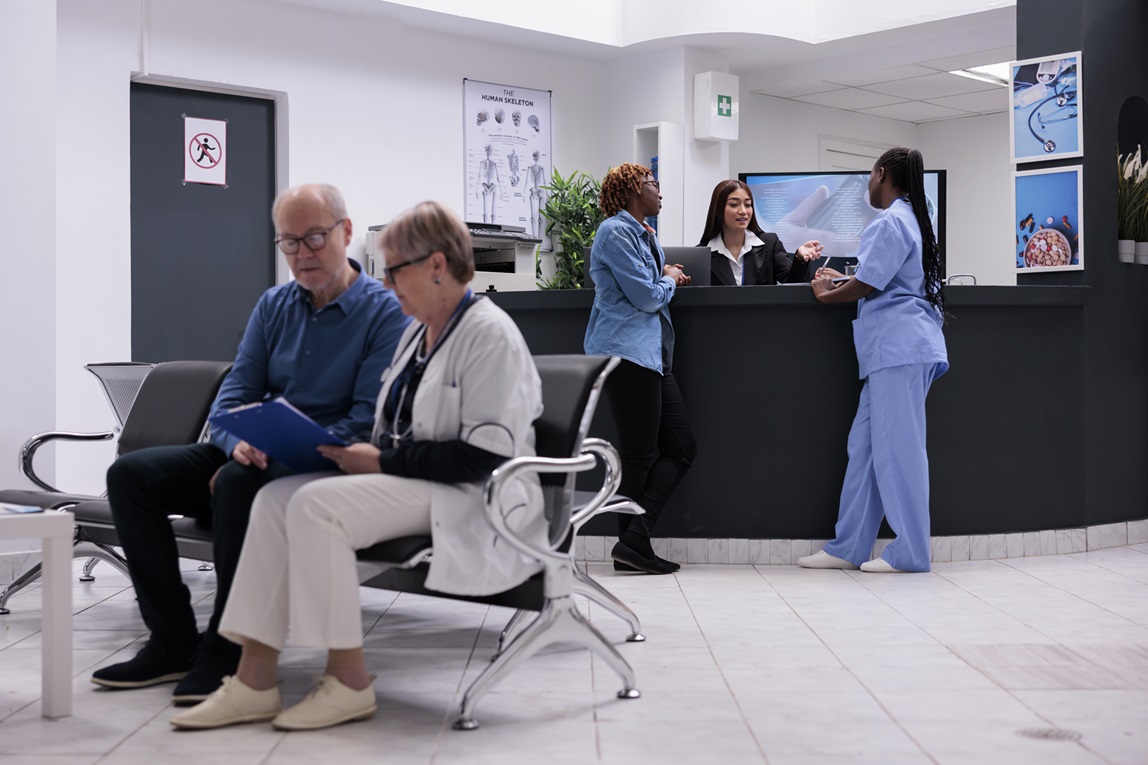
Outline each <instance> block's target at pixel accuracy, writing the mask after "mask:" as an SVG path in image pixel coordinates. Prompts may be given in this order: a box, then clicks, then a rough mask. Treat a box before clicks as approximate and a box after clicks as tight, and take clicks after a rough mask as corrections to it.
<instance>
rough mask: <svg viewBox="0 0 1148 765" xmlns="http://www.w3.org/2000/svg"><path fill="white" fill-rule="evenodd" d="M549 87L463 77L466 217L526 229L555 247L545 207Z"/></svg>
mask: <svg viewBox="0 0 1148 765" xmlns="http://www.w3.org/2000/svg"><path fill="white" fill-rule="evenodd" d="M550 99H551V92H550V91H549V90H537V89H534V88H524V87H519V86H516V85H500V84H498V83H493V82H483V81H481V80H472V79H469V78H468V79H464V80H463V141H464V147H463V148H464V151H463V155H464V157H465V163H466V167H465V168H464V176H465V180H464V184H465V188H466V220H467V222H468V223H472V224H483V225H484V226H491V227H496V226H497V227H500V228H503V229H511V230H513V229H521V230H522V231H523V232H524V233H525V234H529V235H530V236H533V237H535V238H538V239H541V240H542V249H543V250H550V249H551V248H552V247H551V244H550V239H549V237H547V236H546V221H545V219H544V218H543V217H542V213H541V210H542V208H543V207H545V205H546V190H545V188H544V187H546V186H548V185H549V184H550V171H551V167H552V156H553V155H552V134H551V120H550Z"/></svg>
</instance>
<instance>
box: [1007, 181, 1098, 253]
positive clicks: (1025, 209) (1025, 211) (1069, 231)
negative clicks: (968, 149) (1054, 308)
mask: <svg viewBox="0 0 1148 765" xmlns="http://www.w3.org/2000/svg"><path fill="white" fill-rule="evenodd" d="M1083 173H1084V166H1083V165H1069V166H1067V167H1051V168H1047V169H1042V170H1020V171H1017V172H1015V173H1013V206H1012V209H1013V215H1014V216H1015V218H1014V220H1015V221H1016V272H1017V273H1018V274H1019V273H1032V272H1033V271H1082V270H1084V217H1083V215H1082V204H1083V198H1084V197H1083V187H1084V182H1083Z"/></svg>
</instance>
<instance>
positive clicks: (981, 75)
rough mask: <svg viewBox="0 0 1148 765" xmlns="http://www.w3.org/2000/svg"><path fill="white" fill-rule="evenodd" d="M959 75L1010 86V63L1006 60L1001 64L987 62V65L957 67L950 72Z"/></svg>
mask: <svg viewBox="0 0 1148 765" xmlns="http://www.w3.org/2000/svg"><path fill="white" fill-rule="evenodd" d="M949 74H955V75H957V76H959V77H968V78H969V79H973V80H980V81H981V82H989V83H992V84H993V85H1000V86H1001V87H1005V88H1007V87H1008V80H1009V63H1008V62H1007V61H1004V62H1002V63H1000V64H986V65H985V66H970V67H969V68H967V69H957V70H955V71H952V72H949Z"/></svg>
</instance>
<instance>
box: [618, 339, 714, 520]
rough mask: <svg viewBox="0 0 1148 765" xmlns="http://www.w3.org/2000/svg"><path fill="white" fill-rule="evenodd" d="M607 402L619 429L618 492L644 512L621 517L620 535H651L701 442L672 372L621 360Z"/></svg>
mask: <svg viewBox="0 0 1148 765" xmlns="http://www.w3.org/2000/svg"><path fill="white" fill-rule="evenodd" d="M606 398H607V399H608V400H609V402H610V408H611V409H612V410H613V412H614V421H615V423H616V425H617V427H618V443H617V444H616V446H617V447H618V454H619V456H620V457H621V458H622V484H621V486H620V487H619V489H618V491H619V492H620V493H622V494H624V495H626V496H627V497H629V498H631V499H633V500H634V501H636V502H637V503H638V504H639V505H641V506H642V507H643V508H644V509H645V511H646V513H645V515H637V516H626V515H619V516H618V533H619V534H622V533H625V532H626V531H627V530H630V531H635V532H638V533H641V534H642V535H643V536H649V533H650V530H651V529H653V527H654V524H655V523H657V521H658V516H659V515H661V513H662V509H663V508H665V506H666V502H667V501H668V500H669V498H670V495H671V494H672V493H673V491H674V489H675V488H676V487H677V485H678V484H679V483H680V482H681V480H682V477H683V476H684V475H685V474H686V471H687V470H689V469H690V465H691V464H693V461H694V457H695V456H696V455H697V451H698V445H697V439H696V438H695V437H694V428H693V425H692V424H691V423H690V415H689V412H688V411H687V410H686V403H685V401H683V400H682V394H681V391H680V390H678V383H677V381H676V380H674V376H673V374H672V373H670V372H667V373H666V374H664V375H662V374H658V373H657V372H655V371H653V370H652V369H646V368H645V367H642V366H639V365H637V364H634V363H633V362H630V361H626V360H625V359H623V360H622V363H621V364H619V365H618V367H617V368H616V369H615V370H614V371H613V372H611V373H610V376H609V377H608V378H606Z"/></svg>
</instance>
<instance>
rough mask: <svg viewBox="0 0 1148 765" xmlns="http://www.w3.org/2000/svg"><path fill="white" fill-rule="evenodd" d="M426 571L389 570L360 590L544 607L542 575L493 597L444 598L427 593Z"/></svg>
mask: <svg viewBox="0 0 1148 765" xmlns="http://www.w3.org/2000/svg"><path fill="white" fill-rule="evenodd" d="M428 539H429V537H428ZM416 552H417V551H416ZM360 557H362V556H360ZM428 571H430V565H429V564H427V563H420V564H418V565H417V566H412V567H411V568H389V569H387V570H386V571H384V572H383V573H381V574H378V575H377V576H374V577H371V578H370V579H368V580H367V581H365V582H363V583H362V586H363V587H375V588H378V589H382V590H396V591H398V592H407V593H410V594H412V595H428V596H430V597H435V598H443V597H446V598H450V599H451V600H465V601H467V602H469V603H482V604H485V605H488V606H505V607H507V608H514V609H520V610H523V611H541V610H542V608H543V606H545V605H546V596H545V592H544V588H545V577H544V575H543V573H542V572H541V571H539V572H538V573H537V574H535V575H534V576H532V577H530V578H529V579H527V580H526V581H525V582H523V583H522V584H520V585H518V586H517V587H515V588H514V589H511V590H505V591H503V592H500V593H498V594H496V595H476V596H473V597H471V596H469V595H447V594H445V593H442V592H439V591H438V590H431V589H428V588H427V587H426V584H425V582H426V578H427V572H428Z"/></svg>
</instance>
